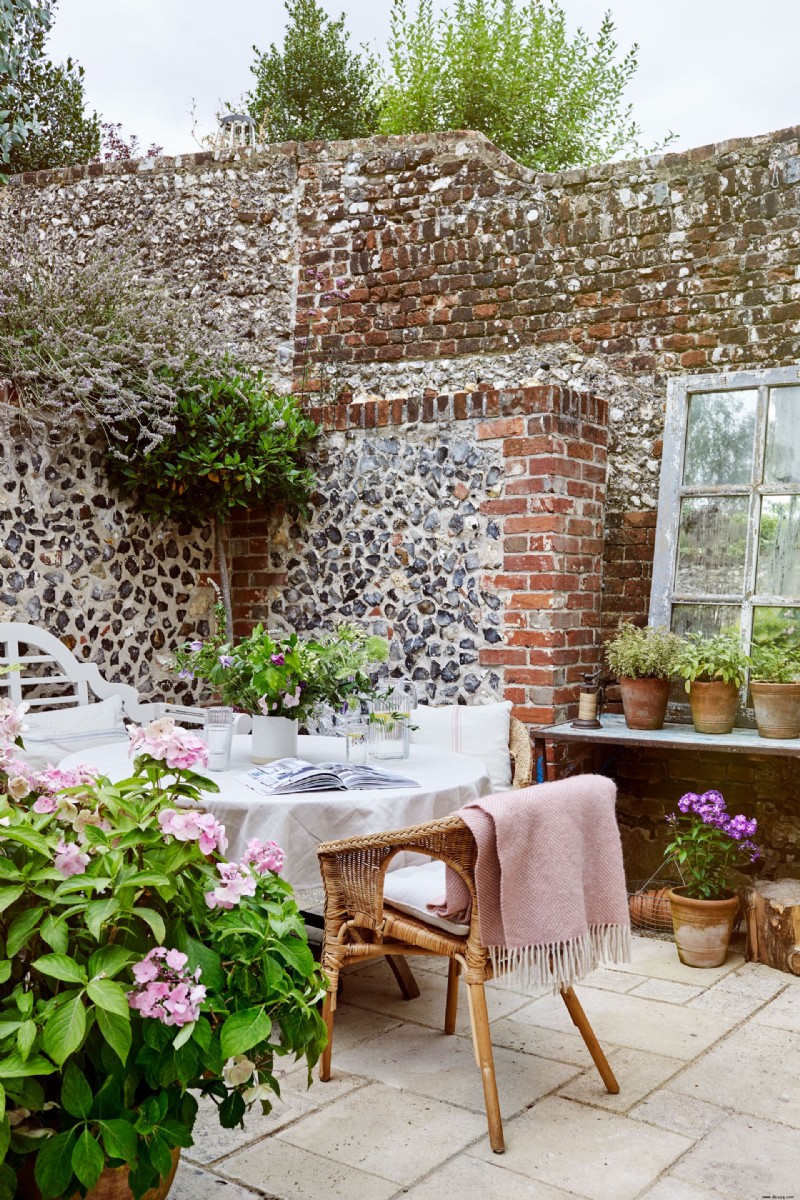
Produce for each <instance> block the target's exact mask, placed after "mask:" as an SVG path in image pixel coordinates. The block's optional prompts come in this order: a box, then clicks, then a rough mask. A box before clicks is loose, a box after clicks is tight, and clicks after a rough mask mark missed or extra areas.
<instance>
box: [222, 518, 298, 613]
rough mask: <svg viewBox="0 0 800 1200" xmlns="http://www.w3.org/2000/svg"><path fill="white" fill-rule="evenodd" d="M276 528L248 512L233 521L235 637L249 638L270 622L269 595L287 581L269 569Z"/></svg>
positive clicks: (232, 577) (232, 592)
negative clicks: (272, 540) (258, 627)
mask: <svg viewBox="0 0 800 1200" xmlns="http://www.w3.org/2000/svg"><path fill="white" fill-rule="evenodd" d="M273 525H274V522H273V523H271V522H270V520H269V519H268V518H267V517H264V516H262V515H261V514H260V513H258V512H255V511H249V510H248V511H245V510H241V511H239V512H237V513H236V514H235V515H234V516H233V518H232V520H231V559H232V571H231V596H232V600H233V631H234V634H235V636H236V637H246V636H247V634H248V633H250V631H251V630H252V628H253V626H254V625H257V624H258V623H259V622H261V623H263V624H264V625H266V624H268V623H269V597H270V592H271V590H272V589H274V588H275V587H279V586H280V585H281V584H284V583H285V582H286V575H285V574H284V573H282V572H278V571H271V570H270V561H269V543H270V529H271V528H272V527H273Z"/></svg>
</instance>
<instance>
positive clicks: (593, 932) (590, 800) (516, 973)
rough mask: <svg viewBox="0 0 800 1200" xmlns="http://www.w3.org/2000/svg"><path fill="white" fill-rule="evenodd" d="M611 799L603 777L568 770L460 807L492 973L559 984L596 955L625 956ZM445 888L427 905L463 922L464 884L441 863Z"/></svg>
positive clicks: (623, 901) (589, 967) (626, 930)
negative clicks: (470, 840)
mask: <svg viewBox="0 0 800 1200" xmlns="http://www.w3.org/2000/svg"><path fill="white" fill-rule="evenodd" d="M615 801H616V787H615V786H614V784H613V783H612V782H611V780H609V779H605V778H604V777H603V776H601V775H575V776H573V777H571V778H570V779H564V780H560V781H558V782H557V783H543V784H539V785H538V786H537V787H530V788H523V789H521V790H520V791H515V792H504V793H501V794H499V795H496V796H485V797H484V798H483V799H482V800H476V801H475V802H474V803H473V804H468V805H467V806H466V807H465V808H462V809H460V810H459V812H458V815H459V816H460V817H461V818H462V820H463V821H464V822H465V823H466V824H467V825H468V826H469V828H470V830H471V831H472V834H473V836H474V838H475V841H476V843H477V846H478V858H477V863H476V867H475V884H476V891H477V899H478V920H479V924H480V935H481V941H482V942H483V944H484V945H485V946H486V947H487V948H488V950H489V953H490V957H491V961H492V965H493V967H494V969H495V974H496V977H497V978H498V979H500V978H502V979H503V980H504V981H505V982H506V983H511V982H512V981H513V983H514V984H515V985H516V986H519V985H520V984H522V985H524V986H530V987H536V988H542V987H548V986H551V987H554V988H556V989H558V988H562V987H569V986H570V985H571V984H573V983H574V982H576V981H577V980H578V979H581V978H582V977H583V976H584V975H586V974H588V972H589V971H593V970H594V969H595V967H597V966H598V965H599V964H600V963H601V962H628V961H629V959H630V916H629V913H628V898H627V890H626V886H625V874H624V871H623V867H622V847H621V845H620V837H619V829H618V828H617V821H616V816H615V812H614V807H615ZM446 886H447V895H446V897H445V899H444V901H443V903H441V904H436V905H431V906H430V907H431V908H432V909H433V910H434V911H436V912H437V913H438V914H439V915H440V916H445V917H448V918H450V919H457V920H459V921H463V920H464V918H465V917H466V916H467V913H468V911H469V907H470V896H469V892H468V891H467V888H466V885H465V884H464V882H463V880H462V879H461V878H460V876H459V875H457V874H456V872H455V871H451V870H448V871H447V885H446ZM467 919H468V918H467Z"/></svg>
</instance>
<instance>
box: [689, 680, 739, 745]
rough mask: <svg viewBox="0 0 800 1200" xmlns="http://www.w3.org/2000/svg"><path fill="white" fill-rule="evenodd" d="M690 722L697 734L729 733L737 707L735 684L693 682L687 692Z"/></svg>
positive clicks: (716, 681) (714, 681)
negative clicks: (689, 705) (690, 715)
mask: <svg viewBox="0 0 800 1200" xmlns="http://www.w3.org/2000/svg"><path fill="white" fill-rule="evenodd" d="M689 700H690V702H691V705H692V720H693V721H694V727H695V729H696V730H697V732H698V733H730V731H731V730H732V729H733V723H734V721H735V720H736V709H737V708H738V707H739V689H738V688H737V686H736V684H735V683H723V682H722V680H721V679H714V680H713V681H712V682H711V683H699V682H698V681H697V680H695V681H694V682H693V683H692V685H691V689H690V691H689Z"/></svg>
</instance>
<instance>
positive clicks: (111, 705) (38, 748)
mask: <svg viewBox="0 0 800 1200" xmlns="http://www.w3.org/2000/svg"><path fill="white" fill-rule="evenodd" d="M24 724H25V726H27V728H25V729H23V731H22V740H23V742H24V743H25V748H24V750H20V751H18V754H19V757H20V758H21V759H23V760H24V761H25V762H26V763H28V765H29V766H31V767H33V768H34V770H37V771H40V770H42V769H43V768H44V767H46V766H48V765H50V764H53V765H56V764H57V763H59V762H60V761H61V759H62V758H64V757H65V756H66V755H67V754H73V753H75V752H76V751H77V750H91V749H92V748H93V747H94V746H106V745H108V743H109V742H120V741H127V740H128V733H127V730H126V728H125V722H124V721H123V718H122V697H121V696H110V697H109V699H108V700H100V701H99V702H98V703H97V704H81V705H79V706H78V707H77V708H49V709H47V711H46V712H28V713H26V714H25V718H24ZM86 761H87V762H88V763H89V764H90V765H91V755H88V754H87V756H86Z"/></svg>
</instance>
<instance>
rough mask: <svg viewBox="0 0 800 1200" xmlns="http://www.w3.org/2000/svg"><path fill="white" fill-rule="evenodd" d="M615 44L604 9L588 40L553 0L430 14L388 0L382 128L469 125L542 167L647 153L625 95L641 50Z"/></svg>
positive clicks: (402, 0) (475, 3)
mask: <svg viewBox="0 0 800 1200" xmlns="http://www.w3.org/2000/svg"><path fill="white" fill-rule="evenodd" d="M617 50H618V46H617V43H616V41H615V40H614V22H613V20H612V18H611V14H610V13H609V12H607V13H606V14H605V15H604V16H603V18H602V21H601V24H600V29H599V31H598V33H597V36H596V38H595V39H594V40H593V39H592V38H591V37H590V36H589V35H588V34H587V33H586V32H585V31H584V30H582V29H578V30H576V32H575V33H574V35H570V33H569V31H568V29H567V19H566V14H565V12H564V9H563V7H562V6H561V4H559V3H557V2H556V0H550V2H549V3H546V2H543V0H523V2H522V3H519V2H518V0H454V3H452V5H450V6H449V7H448V8H446V9H445V10H444V11H443V12H442V13H441V14H439V15H435V13H434V7H433V2H432V0H418V5H417V10H416V13H415V14H414V15H409V13H408V10H407V7H406V0H393V4H392V15H391V37H390V41H389V48H388V51H389V65H390V71H389V73H388V74H387V76H386V78H385V79H384V81H383V91H382V107H381V116H380V128H381V132H383V133H422V132H428V131H431V130H437V129H441V130H445V129H477V130H480V131H481V132H482V133H485V134H486V136H487V137H488V138H490V140H491V141H492V142H494V143H495V145H497V146H499V147H500V148H501V149H503V150H505V151H506V152H507V153H508V154H510V155H511V157H512V158H514V159H516V160H517V161H518V162H521V163H524V164H526V165H527V166H530V167H536V168H539V169H541V170H546V171H556V170H559V169H560V168H562V167H570V166H575V165H585V164H589V163H596V162H602V161H606V160H607V159H610V158H613V157H614V156H615V155H616V154H619V153H620V152H623V151H624V152H626V153H628V154H630V155H632V154H641V153H644V150H643V148H642V146H641V145H640V140H639V139H640V134H641V130H640V129H639V126H638V125H637V124H636V122H635V121H634V119H633V116H632V108H631V105H629V104H626V103H625V101H624V99H623V96H624V92H625V90H626V88H627V86H628V84H629V83H630V81H631V79H632V78H633V76H634V74H635V72H636V69H637V52H638V47H636V46H632V47H631V49H630V50H629V51H628V52H627V53H626V54H625V55H624V56H623V57H622V58H618V57H617ZM667 140H669V139H667Z"/></svg>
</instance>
